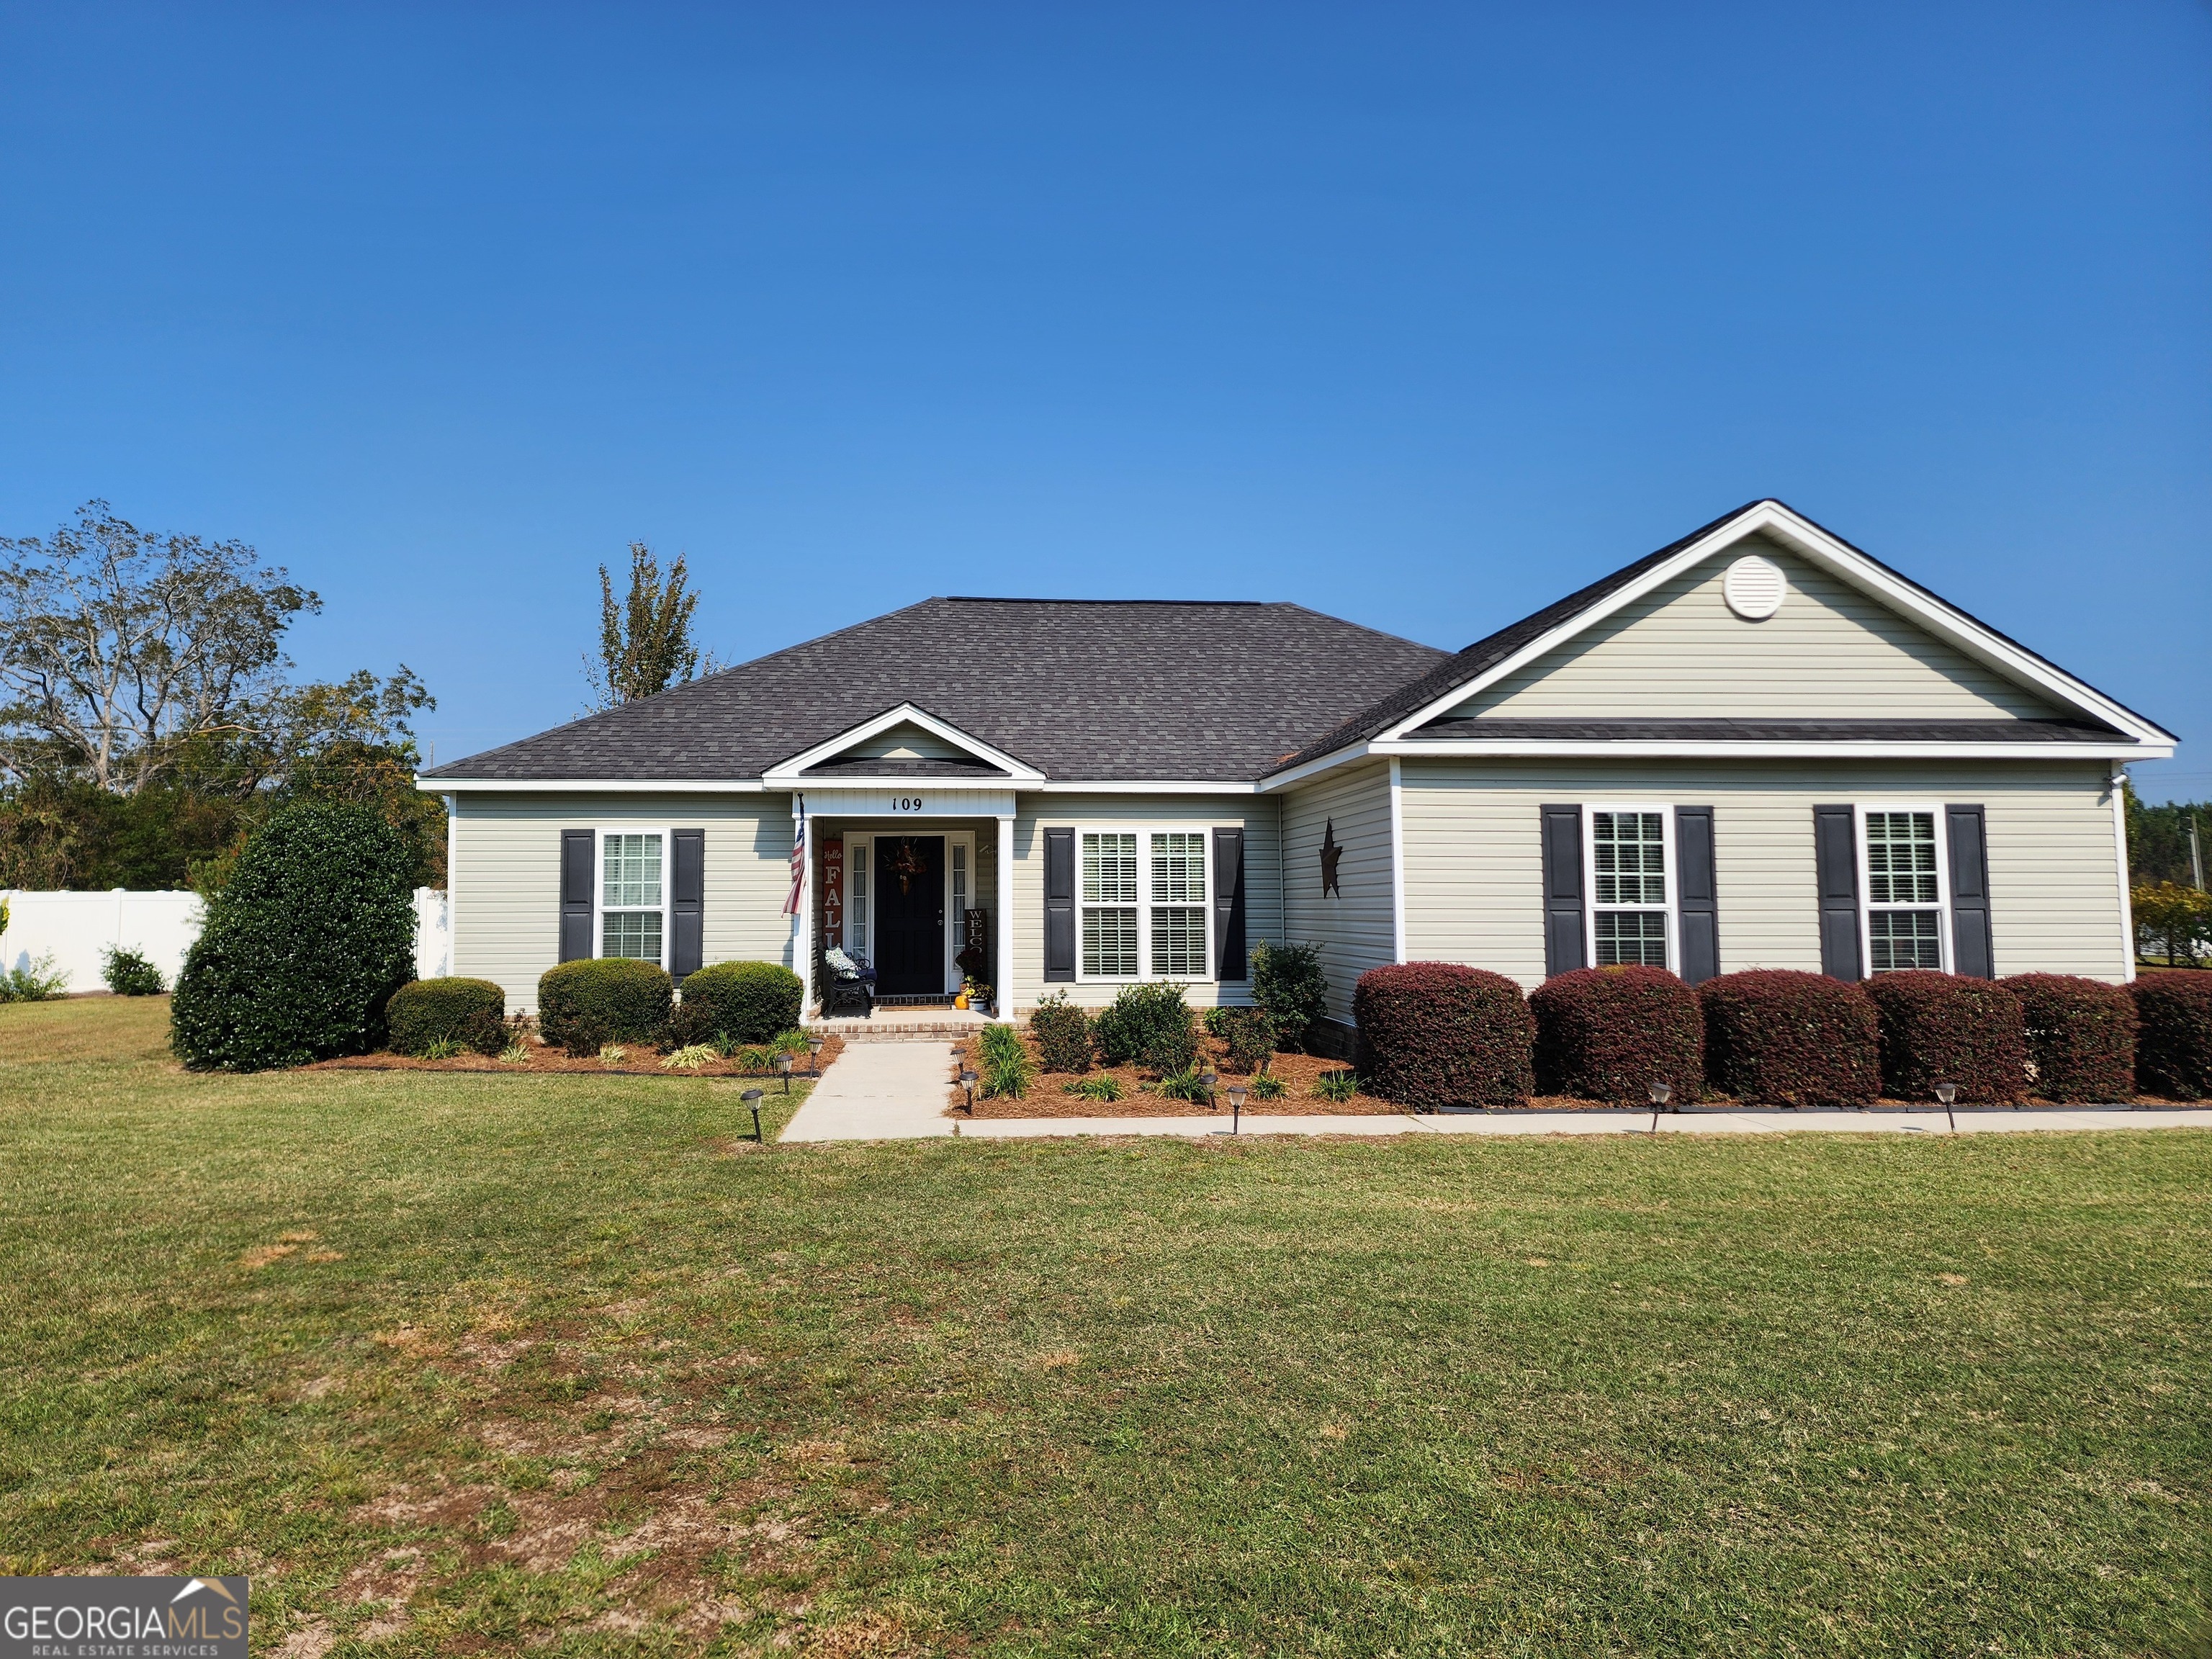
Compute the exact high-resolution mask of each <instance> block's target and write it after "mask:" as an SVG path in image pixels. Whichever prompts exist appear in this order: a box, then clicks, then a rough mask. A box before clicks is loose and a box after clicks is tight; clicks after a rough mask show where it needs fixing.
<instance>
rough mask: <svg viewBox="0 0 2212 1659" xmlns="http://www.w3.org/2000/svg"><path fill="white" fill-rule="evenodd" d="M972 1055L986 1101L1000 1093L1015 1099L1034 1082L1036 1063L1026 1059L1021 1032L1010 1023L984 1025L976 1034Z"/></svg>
mask: <svg viewBox="0 0 2212 1659" xmlns="http://www.w3.org/2000/svg"><path fill="white" fill-rule="evenodd" d="M975 1057H976V1066H975V1069H976V1072H977V1073H978V1075H979V1076H980V1078H981V1081H982V1085H983V1097H984V1098H985V1099H986V1100H989V1099H994V1098H996V1097H1000V1096H1003V1097H1006V1098H1007V1099H1010V1100H1019V1099H1020V1098H1021V1097H1022V1094H1023V1092H1024V1091H1025V1090H1027V1089H1028V1087H1029V1086H1030V1084H1032V1083H1034V1082H1036V1061H1035V1060H1031V1059H1030V1051H1029V1047H1028V1045H1027V1044H1026V1043H1024V1042H1023V1041H1022V1034H1021V1033H1020V1032H1019V1031H1017V1030H1015V1029H1014V1028H1013V1027H1012V1026H1011V1025H986V1026H985V1027H984V1028H983V1029H982V1030H981V1031H980V1032H979V1033H977V1035H976V1038H975Z"/></svg>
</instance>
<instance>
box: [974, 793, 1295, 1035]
mask: <svg viewBox="0 0 2212 1659" xmlns="http://www.w3.org/2000/svg"><path fill="white" fill-rule="evenodd" d="M1015 806H1016V811H1015V817H1014V969H1015V979H1014V984H1013V986H1012V991H1011V994H1012V999H1013V1007H1014V1009H1015V1011H1016V1012H1027V1011H1028V1010H1030V1009H1031V1008H1034V1007H1035V1006H1036V1005H1037V1001H1038V1000H1039V999H1040V998H1042V997H1043V996H1046V995H1048V994H1050V993H1052V992H1054V991H1065V992H1066V993H1067V994H1068V996H1069V998H1070V1000H1073V1001H1075V1002H1079V1003H1081V1004H1083V1005H1084V1006H1086V1007H1103V1006H1105V1005H1106V1004H1108V1003H1109V1002H1111V1001H1113V1000H1114V995H1115V992H1116V990H1118V989H1119V988H1120V986H1119V983H1118V982H1115V981H1106V982H1101V981H1091V982H1089V983H1082V984H1074V985H1065V984H1055V985H1048V984H1046V983H1045V982H1044V836H1043V835H1042V829H1043V827H1044V826H1046V825H1048V824H1051V825H1060V824H1066V825H1070V826H1073V827H1077V828H1082V829H1115V828H1127V829H1145V828H1148V827H1158V826H1164V827H1168V828H1175V827H1177V826H1182V825H1188V826H1191V827H1193V828H1200V827H1202V828H1206V829H1213V828H1219V829H1237V828H1239V827H1241V828H1242V829H1243V831H1244V945H1245V950H1246V951H1247V952H1248V954H1249V951H1250V950H1251V948H1252V947H1253V946H1254V945H1257V944H1259V943H1260V942H1261V940H1262V939H1281V938H1282V936H1283V933H1282V904H1281V894H1282V866H1281V863H1280V854H1279V845H1278V840H1279V837H1278V829H1277V813H1276V808H1275V803H1274V802H1273V801H1272V800H1270V799H1267V797H1265V796H1257V795H1118V794H1116V795H1042V794H1034V795H1023V796H1021V797H1019V798H1018V800H1017V801H1016V803H1015ZM1207 897H1208V905H1207V908H1208V910H1209V912H1210V911H1211V909H1212V893H1211V891H1210V890H1209V893H1208V896H1207ZM1211 925H1212V917H1211V915H1209V916H1208V926H1209V927H1211ZM1078 926H1079V927H1080V923H1079V924H1078ZM1078 938H1079V948H1080V933H1079V935H1078ZM1251 1000H1252V984H1251V981H1250V980H1249V979H1243V980H1237V981H1232V982H1231V983H1229V984H1221V983H1218V982H1216V981H1201V982H1199V983H1195V984H1193V985H1192V986H1191V987H1190V993H1189V1001H1190V1004H1191V1006H1193V1007H1194V1008H1210V1007H1213V1006H1217V1005H1218V1004H1229V1005H1249V1003H1250V1002H1251Z"/></svg>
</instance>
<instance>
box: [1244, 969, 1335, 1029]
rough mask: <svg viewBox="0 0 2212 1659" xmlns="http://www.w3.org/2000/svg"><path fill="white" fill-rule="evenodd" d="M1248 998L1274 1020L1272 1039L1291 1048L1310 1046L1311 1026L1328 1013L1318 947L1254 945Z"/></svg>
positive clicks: (1325, 981) (1326, 989)
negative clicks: (1273, 1037) (1249, 996)
mask: <svg viewBox="0 0 2212 1659" xmlns="http://www.w3.org/2000/svg"><path fill="white" fill-rule="evenodd" d="M1252 1000H1253V1001H1255V1002H1256V1003H1258V1004H1259V1005H1260V1006H1261V1007H1262V1008H1264V1009H1266V1010H1267V1017H1268V1018H1270V1019H1272V1020H1273V1021H1274V1023H1275V1041H1276V1042H1279V1043H1281V1044H1282V1045H1283V1046H1284V1047H1285V1048H1290V1049H1291V1050H1293V1051H1303V1050H1304V1049H1307V1048H1311V1047H1312V1046H1313V1040H1314V1030H1313V1028H1314V1025H1315V1024H1316V1022H1317V1021H1319V1020H1320V1019H1321V1018H1322V1016H1323V1015H1325V1014H1326V1013H1328V970H1327V969H1324V968H1323V967H1322V964H1321V946H1320V945H1268V944H1265V943H1262V944H1261V945H1255V946H1254V947H1253V951H1252Z"/></svg>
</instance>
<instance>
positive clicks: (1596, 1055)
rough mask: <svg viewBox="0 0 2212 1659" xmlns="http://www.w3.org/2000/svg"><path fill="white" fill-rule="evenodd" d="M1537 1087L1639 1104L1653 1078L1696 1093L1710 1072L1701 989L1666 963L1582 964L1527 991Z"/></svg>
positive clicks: (1689, 1095) (1677, 1092) (1686, 1095)
mask: <svg viewBox="0 0 2212 1659" xmlns="http://www.w3.org/2000/svg"><path fill="white" fill-rule="evenodd" d="M1528 1012H1530V1013H1532V1014H1533V1015H1534V1016H1535V1020H1536V1045H1535V1056H1534V1058H1535V1074H1536V1087H1537V1090H1538V1091H1539V1092H1541V1093H1543V1094H1547V1095H1572V1096H1575V1097H1577V1098H1579V1099H1583V1100H1602V1101H1608V1102H1610V1103H1613V1104H1614V1105H1619V1106H1642V1105H1644V1104H1646V1103H1649V1101H1650V1088H1651V1085H1653V1084H1654V1083H1663V1084H1666V1085H1668V1087H1669V1088H1671V1089H1672V1090H1673V1091H1674V1099H1675V1100H1677V1101H1678V1102H1679V1101H1691V1100H1695V1099H1696V1098H1697V1097H1699V1094H1700V1093H1701V1092H1702V1091H1703V1088H1704V1085H1705V1020H1704V1018H1703V1017H1702V1016H1701V1015H1700V1013H1699V1009H1698V994H1697V993H1696V992H1694V991H1692V989H1691V988H1690V987H1688V986H1686V985H1685V984H1683V983H1682V981H1680V980H1679V979H1677V978H1675V977H1674V975H1672V974H1670V973H1668V971H1667V970H1666V969H1664V968H1635V967H1620V968H1582V969H1577V970H1575V971H1574V972H1572V973H1567V974H1559V975H1555V976H1554V977H1553V978H1551V979H1547V980H1546V981H1544V982H1543V983H1542V984H1541V985H1540V986H1538V987H1536V988H1535V990H1534V991H1533V992H1531V993H1530V994H1529V996H1528Z"/></svg>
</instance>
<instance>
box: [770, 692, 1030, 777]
mask: <svg viewBox="0 0 2212 1659" xmlns="http://www.w3.org/2000/svg"><path fill="white" fill-rule="evenodd" d="M908 725H912V726H920V727H921V729H922V730H923V731H925V732H929V733H931V734H932V735H933V736H935V737H939V738H943V739H944V740H945V742H947V743H949V744H951V745H952V746H953V747H954V748H956V749H960V750H965V751H966V752H967V753H969V754H970V755H973V756H975V758H976V759H978V760H980V761H983V762H985V763H987V764H989V765H992V766H995V767H997V768H999V769H1000V770H1001V771H1003V772H1005V773H1006V775H1007V777H1008V778H1010V779H1012V781H1014V782H1016V783H1041V782H1042V781H1043V780H1044V774H1043V773H1042V772H1040V771H1038V770H1037V769H1036V768H1035V767H1034V766H1030V765H1028V764H1026V763H1024V762H1021V761H1018V760H1016V759H1015V758H1014V757H1012V755H1009V754H1008V753H1006V750H1003V749H994V748H993V747H992V746H991V745H990V744H987V743H985V742H984V741H983V740H982V739H981V738H978V737H975V736H974V735H973V734H971V733H969V732H963V731H962V730H961V729H960V728H959V727H958V726H954V725H953V724H951V722H950V721H949V720H939V719H938V717H937V716H936V715H934V714H931V713H930V712H929V711H928V710H927V709H926V708H919V707H917V706H916V705H915V704H913V703H910V702H902V703H901V704H899V705H898V706H897V707H896V708H886V709H885V710H884V712H883V713H882V714H878V715H877V716H876V717H875V718H874V719H872V720H863V721H861V722H860V725H858V726H852V727H850V728H848V730H846V731H843V732H839V733H838V734H837V735H836V737H834V738H829V739H828V740H827V741H826V742H823V743H817V744H815V745H814V747H812V748H811V749H805V750H800V751H799V753H798V754H796V755H793V756H792V757H790V758H789V759H787V760H781V761H778V762H777V763H775V765H774V766H771V767H769V769H767V770H766V771H765V772H763V773H762V774H761V781H762V782H763V784H766V785H768V786H769V787H775V788H789V787H794V786H798V787H803V786H804V785H805V784H806V783H808V782H810V781H811V782H817V783H827V782H829V781H830V780H829V779H826V778H817V779H811V780H810V779H807V778H804V777H802V776H801V774H802V773H804V772H805V770H806V769H807V768H808V767H810V766H815V765H818V764H820V763H822V762H823V761H825V760H834V759H835V758H836V757H837V756H839V755H841V754H842V753H843V752H844V751H845V750H848V749H850V748H851V747H852V746H853V745H854V744H856V743H866V741H867V740H868V739H869V738H873V737H878V736H880V735H881V734H883V733H884V732H888V731H890V729H891V728H892V727H893V726H908ZM906 781H908V783H911V782H913V781H914V780H913V779H911V778H908V780H906ZM992 781H993V782H994V783H996V782H998V781H999V780H997V779H995V778H994V779H993V780H992Z"/></svg>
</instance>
